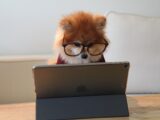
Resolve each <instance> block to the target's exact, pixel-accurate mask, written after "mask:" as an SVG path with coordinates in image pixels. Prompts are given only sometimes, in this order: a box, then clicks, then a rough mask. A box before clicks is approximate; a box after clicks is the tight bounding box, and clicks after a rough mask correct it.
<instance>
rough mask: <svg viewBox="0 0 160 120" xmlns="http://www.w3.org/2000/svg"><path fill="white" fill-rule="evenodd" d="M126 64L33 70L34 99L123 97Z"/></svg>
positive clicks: (109, 63)
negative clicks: (114, 95)
mask: <svg viewBox="0 0 160 120" xmlns="http://www.w3.org/2000/svg"><path fill="white" fill-rule="evenodd" d="M128 70H129V62H108V63H89V64H74V65H70V64H61V65H39V66H34V67H33V74H34V80H35V91H36V96H37V98H61V97H76V96H93V95H94V96H95V95H97V96H98V95H108V94H109V95H113V94H125V91H126V85H127V77H128Z"/></svg>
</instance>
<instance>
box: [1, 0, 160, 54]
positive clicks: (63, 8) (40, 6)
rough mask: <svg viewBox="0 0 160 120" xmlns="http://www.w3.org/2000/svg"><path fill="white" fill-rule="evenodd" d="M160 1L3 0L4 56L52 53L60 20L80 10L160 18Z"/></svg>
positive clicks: (2, 46) (2, 50)
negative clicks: (126, 13) (117, 12)
mask: <svg viewBox="0 0 160 120" xmlns="http://www.w3.org/2000/svg"><path fill="white" fill-rule="evenodd" d="M159 5H160V0H0V55H21V54H23V55H24V54H51V53H52V43H53V40H54V34H55V29H56V26H57V22H58V20H59V18H60V17H61V16H63V15H65V14H68V13H70V12H73V11H77V10H87V11H91V12H96V13H101V14H105V13H107V12H108V11H119V12H128V13H136V14H141V15H146V16H160V7H159Z"/></svg>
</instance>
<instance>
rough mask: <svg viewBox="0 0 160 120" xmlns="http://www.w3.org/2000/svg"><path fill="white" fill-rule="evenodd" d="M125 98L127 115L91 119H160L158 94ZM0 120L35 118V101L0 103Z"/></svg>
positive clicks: (30, 119) (159, 95)
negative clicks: (128, 113) (127, 108)
mask: <svg viewBox="0 0 160 120" xmlns="http://www.w3.org/2000/svg"><path fill="white" fill-rule="evenodd" d="M127 99H128V106H129V112H130V116H129V117H114V118H94V119H92V120H160V94H154V95H142V96H127ZM0 120H35V103H19V104H4V105H0ZM83 120H84V119H83Z"/></svg>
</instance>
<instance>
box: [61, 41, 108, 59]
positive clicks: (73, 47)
mask: <svg viewBox="0 0 160 120" xmlns="http://www.w3.org/2000/svg"><path fill="white" fill-rule="evenodd" d="M104 41H105V43H93V44H89V45H84V44H81V43H79V42H73V43H67V44H63V47H64V52H65V54H66V55H68V56H78V55H80V54H81V53H82V52H83V51H84V49H85V48H86V50H87V52H88V53H89V54H90V55H92V56H97V55H101V54H102V53H103V52H104V51H105V49H106V47H107V45H108V43H107V42H106V40H104Z"/></svg>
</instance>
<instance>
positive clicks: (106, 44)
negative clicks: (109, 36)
mask: <svg viewBox="0 0 160 120" xmlns="http://www.w3.org/2000/svg"><path fill="white" fill-rule="evenodd" d="M104 41H105V43H96V44H103V45H105V47H104V49H103V51H102V52H101V53H99V54H96V55H93V54H90V53H89V47H90V46H92V45H94V44H89V45H84V44H81V43H79V44H80V45H82V47H83V48H82V50H81V52H80V53H79V54H76V55H70V54H68V53H67V52H66V50H65V47H66V46H67V45H69V44H75V43H74V42H71V43H66V44H64V38H63V44H62V46H63V47H64V52H65V54H66V55H68V56H78V55H80V54H81V53H82V52H83V51H84V48H85V47H87V52H88V53H89V54H90V55H91V56H98V55H101V54H102V53H103V52H104V51H105V50H106V48H107V46H108V42H107V41H106V40H105V39H104Z"/></svg>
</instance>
